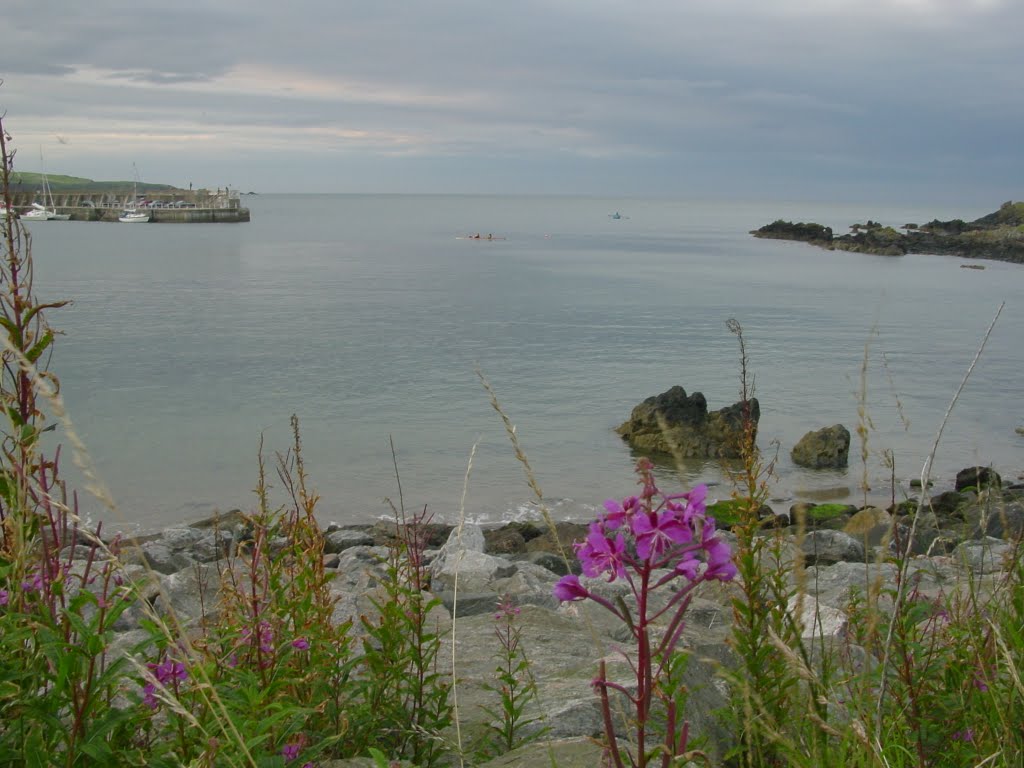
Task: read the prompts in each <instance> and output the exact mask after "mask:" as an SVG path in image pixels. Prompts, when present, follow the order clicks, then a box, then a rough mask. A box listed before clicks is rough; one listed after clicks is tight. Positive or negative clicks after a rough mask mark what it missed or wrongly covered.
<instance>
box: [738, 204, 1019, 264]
mask: <svg viewBox="0 0 1024 768" xmlns="http://www.w3.org/2000/svg"><path fill="white" fill-rule="evenodd" d="M850 229H851V231H850V233H849V234H845V235H838V236H837V235H834V234H833V232H832V228H831V227H826V226H822V225H821V224H816V223H813V222H808V223H805V222H798V223H793V222H790V221H783V220H782V219H777V220H776V221H773V222H772V223H770V224H766V225H765V226H763V227H761V228H760V229H755V230H752V231H751V233H750V234H752V235H753V236H754V237H759V238H766V239H773V240H794V241H797V242H803V243H808V244H810V245H815V246H818V247H819V248H826V249H828V250H836V249H838V250H843V251H854V252H857V253H873V254H877V255H881V256H902V255H903V254H907V253H927V254H937V255H946V256H961V257H964V258H969V259H991V260H994V261H1008V262H1013V263H1016V264H1022V263H1024V203H1014V202H1006V203H1003V205H1002V206H1001V207H1000V208H999V210H998V211H994V212H993V213H990V214H987V215H985V216H982V217H981V218H979V219H975V220H974V221H971V222H965V221H963V220H962V219H952V220H950V221H939V220H938V219H935V220H933V221H930V222H928V223H927V224H922V225H920V226H918V225H917V224H914V223H907V224H904V225H903V226H902V227H900V229H903V230H904V232H902V233H901V232H899V231H897V229H895V228H893V227H886V226H882V225H881V224H879V223H878V222H875V221H870V220H869V221H867V222H866V223H864V224H860V223H858V224H853V225H851V227H850Z"/></svg>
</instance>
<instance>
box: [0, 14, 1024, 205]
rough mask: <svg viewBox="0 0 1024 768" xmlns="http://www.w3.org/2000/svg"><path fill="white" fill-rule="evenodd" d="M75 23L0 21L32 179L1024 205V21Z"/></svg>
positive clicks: (149, 18)
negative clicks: (39, 174) (41, 171)
mask: <svg viewBox="0 0 1024 768" xmlns="http://www.w3.org/2000/svg"><path fill="white" fill-rule="evenodd" d="M61 6H62V7H61V9H60V11H59V12H40V3H39V0H31V1H29V0H6V2H5V3H4V7H3V11H2V20H3V27H2V28H3V29H4V30H5V34H4V35H3V40H2V45H0V77H2V78H3V80H4V83H3V85H2V87H0V109H3V110H5V111H6V115H7V116H6V125H7V128H8V130H9V131H10V132H11V133H12V134H13V135H14V140H15V146H17V147H18V149H19V155H18V158H17V165H18V167H20V168H22V169H24V170H37V169H38V167H39V148H40V147H42V151H43V153H44V155H45V162H46V167H47V169H48V170H50V171H53V172H55V173H66V174H71V175H78V176H87V177H90V178H94V179H122V178H130V177H131V167H132V163H136V164H137V166H138V168H139V170H140V173H141V175H142V178H143V180H144V181H159V182H168V183H173V184H177V185H179V186H187V185H188V184H189V183H190V182H191V183H194V184H195V185H196V186H197V187H198V186H209V187H211V188H212V187H216V186H223V185H224V184H228V183H229V184H231V185H232V186H233V187H236V188H239V189H242V190H243V191H246V190H256V191H261V192H275V191H278V192H302V191H309V192H490V193H502V192H513V193H520V192H523V193H569V194H595V195H613V196H673V197H684V198H685V197H701V198H712V199H782V198H787V199H798V200H799V199H812V198H821V197H825V198H827V199H832V200H836V201H844V200H856V201H867V202H875V201H899V202H933V201H935V202H939V201H941V202H971V203H978V204H992V205H993V206H995V205H997V204H999V203H1001V202H1002V201H1003V200H1006V199H1011V198H1013V199H1019V198H1024V194H1022V192H1021V180H1022V178H1024V174H1022V171H1024V155H1022V153H1021V150H1020V146H1021V142H1022V141H1024V78H1022V77H1021V74H1020V73H1021V72H1022V71H1024V45H1022V44H1021V40H1020V36H1021V33H1022V32H1024V2H1020V0H800V1H798V0H674V1H669V0H629V1H626V0H518V2H505V3H493V2H489V0H488V1H485V0H430V2H421V1H419V0H416V1H415V2H414V1H413V0H402V1H399V0H358V1H354V0H293V1H292V2H284V1H283V0H274V1H273V2H267V0H245V1H244V2H243V1H242V0H216V1H214V0H177V1H176V0H161V2H159V3H156V2H150V0H142V1H141V2H135V3H133V4H131V5H130V6H129V5H126V4H125V3H124V2H123V0H91V2H88V3H61ZM129 9H130V10H129Z"/></svg>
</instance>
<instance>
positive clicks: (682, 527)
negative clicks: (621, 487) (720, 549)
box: [631, 509, 693, 560]
mask: <svg viewBox="0 0 1024 768" xmlns="http://www.w3.org/2000/svg"><path fill="white" fill-rule="evenodd" d="M631 527H632V530H633V535H634V536H635V537H636V554H637V557H639V558H640V559H642V560H650V559H653V558H656V557H658V556H659V555H661V554H662V553H663V552H665V551H666V550H668V549H669V548H671V547H672V546H674V545H676V544H686V543H688V542H689V541H691V540H692V539H693V529H692V528H691V527H690V526H689V524H688V523H686V522H684V521H683V520H681V519H680V518H679V516H678V515H677V514H676V512H675V511H673V510H670V509H667V510H665V511H663V512H660V513H659V512H648V513H645V514H641V515H636V516H635V517H634V518H633V521H632V523H631Z"/></svg>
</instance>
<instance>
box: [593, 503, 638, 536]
mask: <svg viewBox="0 0 1024 768" xmlns="http://www.w3.org/2000/svg"><path fill="white" fill-rule="evenodd" d="M639 507H640V499H638V498H637V497H636V496H629V497H627V498H625V499H623V500H622V503H621V504H620V503H619V502H618V501H616V500H615V499H608V500H607V501H605V503H604V508H605V509H606V510H608V514H607V515H605V516H604V517H603V518H601V523H602V525H603V526H604V527H605V528H607V529H608V530H609V531H614V530H615V529H616V528H619V527H620V526H622V524H623V523H625V522H627V521H628V520H629V518H630V517H632V516H633V514H634V513H635V512H636V511H637V509H638V508H639Z"/></svg>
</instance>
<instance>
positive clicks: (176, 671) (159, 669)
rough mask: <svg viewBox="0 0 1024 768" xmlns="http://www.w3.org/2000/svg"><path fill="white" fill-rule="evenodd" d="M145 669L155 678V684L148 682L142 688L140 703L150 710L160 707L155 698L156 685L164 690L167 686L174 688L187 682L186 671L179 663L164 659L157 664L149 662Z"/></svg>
mask: <svg viewBox="0 0 1024 768" xmlns="http://www.w3.org/2000/svg"><path fill="white" fill-rule="evenodd" d="M146 668H147V669H149V671H150V672H151V673H152V675H153V677H155V678H156V683H152V682H149V683H146V684H145V685H144V686H143V687H142V703H143V704H145V705H146V706H147V707H149V708H150V709H156V708H157V707H158V706H159V705H160V702H159V701H158V700H157V697H156V686H157V684H159V685H160V687H161V688H166V687H167V686H169V685H170V686H174V687H175V688H176V687H177V684H178V683H180V682H184V681H185V680H188V670H187V669H185V665H184V664H182V663H181V662H180V661H171V660H170V659H164V660H163V661H162V662H160V663H159V664H157V663H155V662H149V663H148V664H146Z"/></svg>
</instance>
